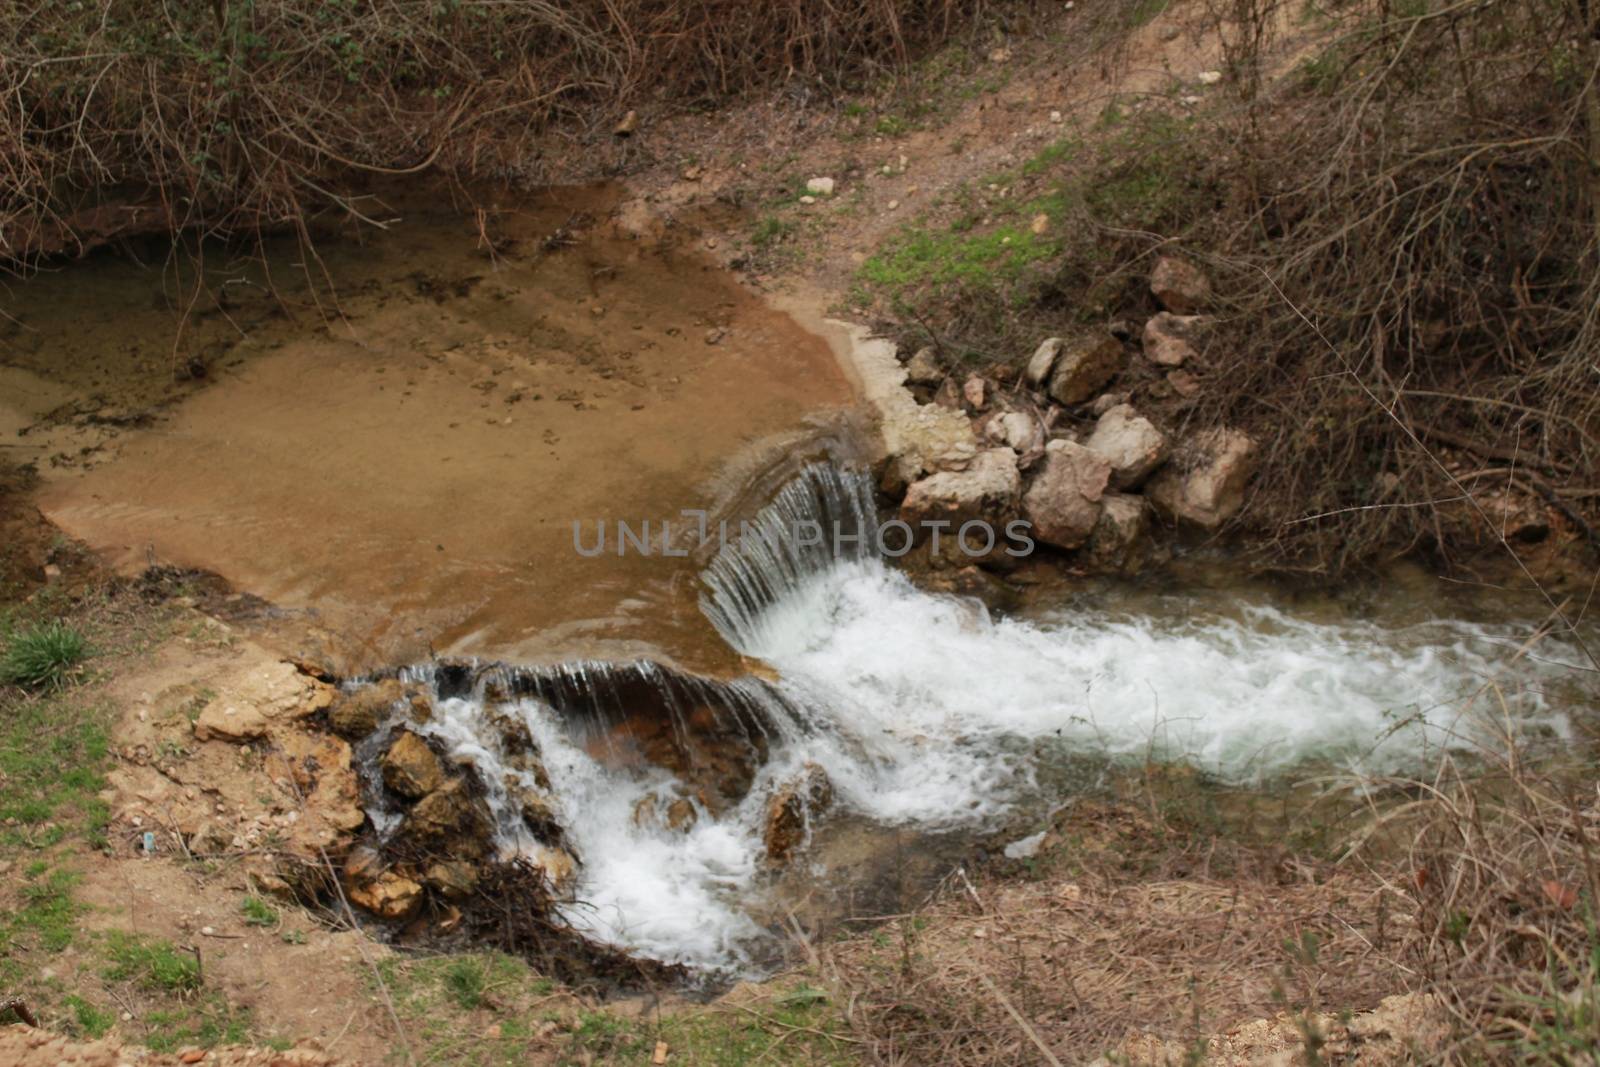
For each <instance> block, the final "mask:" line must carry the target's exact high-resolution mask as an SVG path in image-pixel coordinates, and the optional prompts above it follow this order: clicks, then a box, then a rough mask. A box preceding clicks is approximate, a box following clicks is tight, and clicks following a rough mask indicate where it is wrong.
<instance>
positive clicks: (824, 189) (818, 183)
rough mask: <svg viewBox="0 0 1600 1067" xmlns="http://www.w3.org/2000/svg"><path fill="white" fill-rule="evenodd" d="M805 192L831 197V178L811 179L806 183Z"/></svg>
mask: <svg viewBox="0 0 1600 1067" xmlns="http://www.w3.org/2000/svg"><path fill="white" fill-rule="evenodd" d="M806 192H808V193H814V194H816V195H817V196H832V195H833V179H832V178H812V179H811V180H810V181H808V182H806Z"/></svg>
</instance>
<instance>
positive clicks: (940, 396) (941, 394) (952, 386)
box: [933, 378, 962, 411]
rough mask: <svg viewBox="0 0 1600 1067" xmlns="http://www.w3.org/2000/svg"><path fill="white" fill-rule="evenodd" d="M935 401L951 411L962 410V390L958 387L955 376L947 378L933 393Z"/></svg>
mask: <svg viewBox="0 0 1600 1067" xmlns="http://www.w3.org/2000/svg"><path fill="white" fill-rule="evenodd" d="M933 402H934V403H935V404H937V405H939V406H940V407H942V408H947V409H949V410H950V411H961V410H962V407H961V390H960V389H958V388H956V380H955V379H954V378H946V379H945V380H944V381H943V382H941V383H940V385H939V388H938V390H936V391H935V392H934V394H933Z"/></svg>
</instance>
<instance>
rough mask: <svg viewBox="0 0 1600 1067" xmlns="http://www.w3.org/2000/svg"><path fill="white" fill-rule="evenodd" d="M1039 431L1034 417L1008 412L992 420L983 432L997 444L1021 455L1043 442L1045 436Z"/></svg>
mask: <svg viewBox="0 0 1600 1067" xmlns="http://www.w3.org/2000/svg"><path fill="white" fill-rule="evenodd" d="M1039 429H1040V428H1039V426H1038V422H1037V420H1035V419H1034V418H1033V416H1031V415H1028V414H1025V413H1023V412H1021V411H1007V412H1005V413H1004V414H1001V415H996V416H995V417H994V418H992V419H990V420H989V422H988V424H987V425H986V426H984V428H983V432H984V436H986V437H988V438H989V440H991V441H993V442H994V443H995V444H998V445H1005V446H1006V447H1007V448H1012V449H1015V450H1016V451H1017V453H1018V454H1021V453H1023V452H1026V451H1028V450H1029V449H1030V448H1033V447H1034V446H1035V445H1036V444H1038V443H1041V442H1042V440H1043V435H1042V434H1041V433H1040V432H1039Z"/></svg>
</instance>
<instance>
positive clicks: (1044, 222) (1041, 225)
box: [1028, 213, 1050, 236]
mask: <svg viewBox="0 0 1600 1067" xmlns="http://www.w3.org/2000/svg"><path fill="white" fill-rule="evenodd" d="M1028 229H1029V230H1031V231H1033V233H1034V234H1035V235H1036V236H1038V235H1042V234H1044V233H1047V232H1049V230H1050V216H1049V215H1045V214H1043V213H1041V214H1038V215H1035V216H1034V217H1033V221H1032V222H1030V223H1028Z"/></svg>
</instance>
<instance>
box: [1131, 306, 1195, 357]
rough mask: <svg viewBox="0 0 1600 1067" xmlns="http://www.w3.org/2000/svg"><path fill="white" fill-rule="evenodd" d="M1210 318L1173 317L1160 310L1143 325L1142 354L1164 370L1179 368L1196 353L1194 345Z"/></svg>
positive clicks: (1168, 312)
mask: <svg viewBox="0 0 1600 1067" xmlns="http://www.w3.org/2000/svg"><path fill="white" fill-rule="evenodd" d="M1210 321H1211V320H1210V319H1209V318H1207V317H1206V316H1205V315H1174V314H1173V313H1172V312H1170V311H1163V312H1160V313H1158V314H1156V315H1152V316H1151V317H1150V321H1149V322H1146V323H1145V324H1144V336H1143V338H1142V340H1143V341H1144V354H1145V356H1147V357H1148V358H1149V360H1150V361H1151V362H1152V363H1158V364H1160V365H1161V366H1163V367H1178V366H1182V365H1183V364H1184V363H1185V362H1186V361H1187V360H1190V359H1192V358H1194V356H1195V355H1196V354H1197V351H1196V349H1195V345H1197V344H1199V343H1200V339H1201V336H1202V335H1203V334H1204V333H1205V330H1206V327H1207V326H1209V325H1210Z"/></svg>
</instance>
